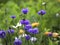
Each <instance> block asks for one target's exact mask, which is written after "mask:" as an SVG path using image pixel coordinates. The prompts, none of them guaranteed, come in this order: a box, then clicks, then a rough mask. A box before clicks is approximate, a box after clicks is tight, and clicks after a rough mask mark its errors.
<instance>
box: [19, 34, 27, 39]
mask: <svg viewBox="0 0 60 45" xmlns="http://www.w3.org/2000/svg"><path fill="white" fill-rule="evenodd" d="M25 36H27V34H21V35H19V39H21V38H22V37H25Z"/></svg>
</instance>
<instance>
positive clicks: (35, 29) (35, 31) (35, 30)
mask: <svg viewBox="0 0 60 45" xmlns="http://www.w3.org/2000/svg"><path fill="white" fill-rule="evenodd" d="M28 32H29V33H31V34H38V33H39V30H38V28H34V29H29V30H28Z"/></svg>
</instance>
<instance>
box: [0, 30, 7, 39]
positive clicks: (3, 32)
mask: <svg viewBox="0 0 60 45" xmlns="http://www.w3.org/2000/svg"><path fill="white" fill-rule="evenodd" d="M5 37H6V32H5V31H3V30H1V31H0V38H5Z"/></svg>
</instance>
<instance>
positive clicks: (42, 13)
mask: <svg viewBox="0 0 60 45" xmlns="http://www.w3.org/2000/svg"><path fill="white" fill-rule="evenodd" d="M38 14H39V15H44V14H46V11H45V10H40V11H39V12H38Z"/></svg>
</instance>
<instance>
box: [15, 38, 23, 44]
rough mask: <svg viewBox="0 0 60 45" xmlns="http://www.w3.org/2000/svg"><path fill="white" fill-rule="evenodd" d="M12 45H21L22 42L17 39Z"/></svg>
mask: <svg viewBox="0 0 60 45" xmlns="http://www.w3.org/2000/svg"><path fill="white" fill-rule="evenodd" d="M14 45H22V41H21V40H19V39H15V41H14Z"/></svg>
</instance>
